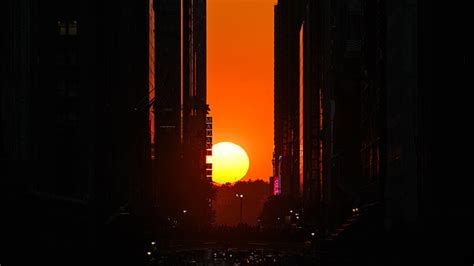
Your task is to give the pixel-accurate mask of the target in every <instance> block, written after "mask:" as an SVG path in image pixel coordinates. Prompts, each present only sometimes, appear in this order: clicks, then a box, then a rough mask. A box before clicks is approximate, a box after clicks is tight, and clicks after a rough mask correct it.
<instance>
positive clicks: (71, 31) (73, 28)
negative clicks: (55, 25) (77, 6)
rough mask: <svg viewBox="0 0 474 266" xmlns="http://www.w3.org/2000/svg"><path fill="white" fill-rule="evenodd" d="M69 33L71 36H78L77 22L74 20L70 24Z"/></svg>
mask: <svg viewBox="0 0 474 266" xmlns="http://www.w3.org/2000/svg"><path fill="white" fill-rule="evenodd" d="M68 33H69V35H72V36H76V35H77V20H73V21H71V22H70V23H69V24H68Z"/></svg>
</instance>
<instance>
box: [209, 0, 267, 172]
mask: <svg viewBox="0 0 474 266" xmlns="http://www.w3.org/2000/svg"><path fill="white" fill-rule="evenodd" d="M275 3H276V0H208V1H207V60H208V61H207V91H208V98H207V99H208V103H209V105H210V108H211V112H210V114H211V115H212V116H213V117H214V120H213V134H214V136H213V142H214V143H218V142H221V141H230V142H233V143H235V144H238V145H240V146H242V148H244V149H245V150H246V151H247V153H248V155H249V157H250V168H249V171H248V172H247V175H246V176H245V177H244V178H243V179H242V180H248V179H254V180H255V179H263V180H266V181H268V177H269V176H270V175H271V174H272V152H273V6H274V5H275Z"/></svg>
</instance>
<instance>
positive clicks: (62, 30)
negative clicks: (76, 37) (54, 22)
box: [58, 21, 67, 36]
mask: <svg viewBox="0 0 474 266" xmlns="http://www.w3.org/2000/svg"><path fill="white" fill-rule="evenodd" d="M66 25H67V24H66V22H65V21H58V33H59V35H61V36H64V35H66Z"/></svg>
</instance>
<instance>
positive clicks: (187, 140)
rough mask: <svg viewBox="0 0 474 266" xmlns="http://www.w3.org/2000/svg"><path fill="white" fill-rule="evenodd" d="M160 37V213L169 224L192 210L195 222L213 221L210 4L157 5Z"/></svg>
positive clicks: (167, 0) (163, 1)
mask: <svg viewBox="0 0 474 266" xmlns="http://www.w3.org/2000/svg"><path fill="white" fill-rule="evenodd" d="M155 37H156V47H157V49H156V84H157V89H156V97H157V101H156V106H155V110H156V116H155V125H156V131H155V143H156V149H155V153H156V156H155V158H156V163H154V172H155V174H154V175H155V176H156V177H157V179H158V182H157V186H158V187H159V189H158V191H157V196H156V197H155V199H156V203H155V205H156V206H157V208H159V211H158V212H157V213H160V215H161V216H162V218H166V216H174V215H178V214H179V213H180V212H181V210H182V209H188V210H191V211H190V216H192V215H196V217H198V216H201V215H202V217H201V218H202V219H199V218H196V219H198V221H205V220H206V218H209V217H210V216H211V215H210V214H209V213H208V211H210V205H209V204H210V200H209V199H208V198H206V197H207V196H206V193H203V191H208V190H209V187H210V186H211V181H210V180H208V177H207V176H208V175H207V166H208V165H207V162H206V154H207V152H208V151H207V149H208V147H207V146H208V145H207V143H208V136H206V133H207V131H206V126H207V125H206V119H207V114H208V111H209V107H208V105H207V99H206V96H207V89H206V1H205V0H199V1H188V0H185V1H181V2H180V1H171V0H156V36H155ZM210 137H211V138H212V136H210ZM211 145H212V141H211ZM191 195H195V196H194V197H192V196H191ZM197 197H199V200H198V199H197ZM198 210H201V211H198ZM191 213H192V214H191Z"/></svg>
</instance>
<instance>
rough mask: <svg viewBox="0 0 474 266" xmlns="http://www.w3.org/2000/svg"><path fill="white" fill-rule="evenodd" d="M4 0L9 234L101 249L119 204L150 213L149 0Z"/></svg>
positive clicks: (14, 239) (14, 238)
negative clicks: (146, 208) (146, 206)
mask: <svg viewBox="0 0 474 266" xmlns="http://www.w3.org/2000/svg"><path fill="white" fill-rule="evenodd" d="M2 5H4V7H5V8H2V11H1V12H2V19H4V20H5V21H4V22H5V23H4V24H3V25H2V27H3V28H4V29H5V30H4V31H2V53H4V55H5V56H2V58H4V59H5V60H2V63H1V70H2V71H1V79H2V80H1V82H2V86H1V97H0V98H1V101H2V107H1V109H2V112H1V116H2V119H1V136H2V139H1V141H0V142H1V143H2V146H1V147H2V159H1V160H2V176H3V174H4V173H6V174H7V178H2V186H1V187H2V192H3V190H5V191H4V192H5V193H2V197H6V200H2V206H3V204H6V205H7V206H4V207H5V208H4V210H8V211H7V213H9V215H7V216H8V217H9V218H8V219H5V222H6V223H7V225H6V226H5V227H3V226H2V229H7V231H8V232H5V236H6V237H5V239H6V240H5V241H10V244H11V245H10V246H11V247H12V250H16V251H19V250H23V249H24V248H21V245H22V243H21V242H22V241H21V239H26V238H30V239H36V240H35V241H38V243H41V244H39V245H38V246H39V247H38V249H37V250H38V254H39V255H41V256H43V257H44V256H48V255H51V254H48V251H47V250H46V248H47V247H48V246H53V247H58V248H60V249H61V250H65V252H66V253H67V252H74V251H72V250H81V251H86V250H89V248H91V249H92V250H95V249H96V248H97V247H98V246H100V245H101V243H102V242H101V241H102V240H101V238H102V233H103V232H104V230H105V229H104V228H107V227H108V226H109V225H111V224H114V223H115V222H117V221H118V220H119V219H121V218H120V214H121V213H130V214H133V215H135V216H137V217H138V216H145V215H146V211H145V208H144V205H145V202H146V201H147V197H148V196H149V193H148V191H147V187H149V182H150V178H149V166H150V162H149V160H150V155H151V154H150V149H151V134H150V123H149V113H148V109H147V108H146V106H147V104H143V100H142V99H145V102H147V103H148V101H149V99H148V95H149V88H150V87H152V85H151V81H150V78H149V61H150V45H151V44H150V42H149V20H150V16H149V14H150V13H152V12H151V11H150V10H149V2H148V1H139V2H136V1H123V2H121V3H119V4H117V3H112V2H111V1H49V2H43V1H6V2H5V3H2ZM112 21H113V23H111V22H112ZM4 103H5V104H4ZM145 110H146V111H145ZM125 162H126V163H125ZM3 166H5V168H4V167H3ZM3 182H5V183H3ZM33 221H34V222H33ZM12 229H13V230H12ZM12 243H13V244H12ZM35 243H36V242H35ZM72 247H75V248H72ZM43 248H45V249H44V250H43ZM41 251H44V253H43V254H42V252H41ZM12 254H14V253H12ZM67 254H69V253H67Z"/></svg>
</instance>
